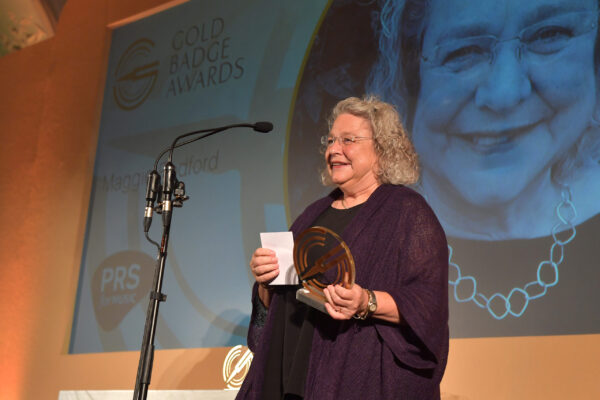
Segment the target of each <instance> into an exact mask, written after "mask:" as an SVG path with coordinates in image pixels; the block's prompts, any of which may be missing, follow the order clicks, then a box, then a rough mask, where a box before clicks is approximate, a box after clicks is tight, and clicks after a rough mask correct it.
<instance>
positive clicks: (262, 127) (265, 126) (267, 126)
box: [254, 121, 273, 133]
mask: <svg viewBox="0 0 600 400" xmlns="http://www.w3.org/2000/svg"><path fill="white" fill-rule="evenodd" d="M254 130H255V131H257V132H263V133H267V132H271V131H272V130H273V124H272V123H270V122H268V121H259V122H257V123H255V124H254Z"/></svg>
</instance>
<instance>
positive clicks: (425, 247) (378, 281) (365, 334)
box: [237, 185, 448, 400]
mask: <svg viewBox="0 0 600 400" xmlns="http://www.w3.org/2000/svg"><path fill="white" fill-rule="evenodd" d="M340 195H341V192H340V191H339V190H335V191H333V192H332V193H331V194H330V195H329V196H327V197H324V198H322V199H320V200H318V201H316V202H315V203H313V204H311V205H310V206H309V207H308V208H307V209H306V210H305V211H304V212H303V213H302V215H300V216H299V217H298V218H297V219H296V221H295V222H294V224H293V225H292V227H291V230H292V232H293V233H294V235H297V234H299V233H300V232H302V231H304V230H305V229H307V228H309V227H310V226H311V224H312V223H313V221H314V220H315V219H316V218H317V216H319V215H320V214H321V213H322V212H323V211H325V209H327V207H329V206H330V205H331V203H332V202H333V201H334V200H335V199H336V198H337V197H338V196H340ZM341 236H342V238H343V239H344V241H345V242H346V243H347V244H348V246H349V248H350V250H351V252H352V255H353V257H354V261H355V265H356V282H357V283H358V284H359V285H360V286H361V287H365V288H369V289H372V290H380V291H385V292H388V293H389V294H390V295H391V296H392V297H393V298H394V300H395V302H396V305H397V306H398V311H399V312H400V316H401V317H400V319H401V321H402V322H401V323H400V324H399V325H398V324H390V323H386V322H384V321H381V320H378V319H375V318H370V319H368V320H366V321H359V320H355V319H352V320H348V321H336V320H333V319H331V320H328V323H327V324H325V325H326V326H317V327H316V328H315V333H314V337H313V342H312V348H311V354H310V361H309V368H308V373H307V378H306V388H305V399H307V400H310V399H316V400H337V399H404V398H406V399H439V397H440V392H439V383H440V381H441V379H442V376H443V374H444V369H445V367H446V360H447V355H448V249H447V244H446V237H445V234H444V231H443V229H442V227H441V226H440V224H439V222H438V220H437V218H436V217H435V215H434V213H433V211H432V210H431V208H429V206H428V205H427V203H426V202H425V200H424V199H423V198H422V197H421V196H420V195H419V194H418V193H416V192H415V191H413V190H411V189H409V188H407V187H404V186H393V185H381V186H380V187H379V188H377V190H376V191H375V192H374V193H373V194H372V195H371V197H370V198H369V199H368V200H367V202H366V203H365V204H364V206H363V207H362V208H361V210H360V211H359V212H358V214H357V215H356V217H354V219H353V220H352V221H351V222H350V223H349V224H348V226H347V227H346V229H345V230H344V232H343V233H342V235H341ZM256 295H257V289H256V285H255V287H254V289H253V296H256ZM280 304H281V298H279V296H278V295H274V296H273V298H272V300H271V305H270V307H269V313H268V315H267V319H266V322H265V325H264V326H263V327H259V326H257V325H256V324H254V320H255V319H254V317H255V312H253V318H252V320H251V323H250V329H249V332H248V346H249V347H250V349H251V350H252V351H253V352H254V360H253V362H252V366H251V367H250V371H249V372H248V375H247V377H246V379H245V381H244V384H243V386H242V388H241V389H240V392H239V394H238V396H237V399H247V400H250V399H252V400H255V399H260V392H261V389H262V382H263V378H264V368H265V361H266V355H267V352H268V346H269V342H270V334H271V330H272V327H273V318H272V317H273V315H274V314H275V313H274V312H273V310H275V309H276V307H278V306H279V305H280Z"/></svg>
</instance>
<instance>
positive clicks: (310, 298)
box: [296, 288, 328, 314]
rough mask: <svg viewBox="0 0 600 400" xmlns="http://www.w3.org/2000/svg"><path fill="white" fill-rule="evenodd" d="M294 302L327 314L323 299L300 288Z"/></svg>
mask: <svg viewBox="0 0 600 400" xmlns="http://www.w3.org/2000/svg"><path fill="white" fill-rule="evenodd" d="M296 300H298V301H301V302H303V303H304V304H307V305H309V306H311V307H312V308H316V309H317V310H319V311H321V312H323V313H325V314H328V313H327V309H326V308H325V300H324V299H323V297H321V296H318V295H316V294H314V293H312V292H311V291H309V290H307V289H304V288H300V289H298V290H297V291H296Z"/></svg>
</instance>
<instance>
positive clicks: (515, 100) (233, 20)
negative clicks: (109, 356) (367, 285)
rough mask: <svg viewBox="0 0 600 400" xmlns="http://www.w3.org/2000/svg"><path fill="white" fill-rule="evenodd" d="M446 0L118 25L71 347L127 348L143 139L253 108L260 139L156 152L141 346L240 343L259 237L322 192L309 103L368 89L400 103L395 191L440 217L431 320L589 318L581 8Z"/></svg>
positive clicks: (141, 251) (226, 4)
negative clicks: (150, 340)
mask: <svg viewBox="0 0 600 400" xmlns="http://www.w3.org/2000/svg"><path fill="white" fill-rule="evenodd" d="M413 3H414V4H413ZM449 3H454V2H448V4H449ZM463 3H464V2H463ZM467 3H469V4H467ZM471 3H472V4H471ZM444 4H446V3H444V2H436V1H434V2H431V6H430V7H431V9H430V10H417V9H416V7H418V3H417V2H412V1H407V2H406V4H405V2H403V1H389V2H385V1H382V2H380V3H379V2H365V1H336V2H333V3H330V2H326V1H303V2H297V1H291V0H290V1H275V0H272V1H267V0H263V1H258V2H252V4H251V5H250V4H249V3H248V2H245V1H241V0H240V1H236V0H228V1H222V2H200V1H192V2H189V3H186V4H184V5H181V6H178V7H175V8H172V9H169V10H167V11H165V12H162V13H160V14H157V15H154V16H152V17H149V18H146V19H143V20H140V21H137V22H135V23H132V24H129V25H126V26H124V27H121V28H118V29H116V30H115V31H114V33H113V38H112V44H111V50H110V59H109V65H108V70H107V80H106V87H105V93H104V103H103V107H102V122H101V128H100V135H99V143H98V152H97V157H96V166H95V173H94V175H95V176H94V185H93V190H92V195H91V199H90V211H89V217H88V224H87V232H86V242H85V248H84V252H83V256H82V263H81V274H80V282H79V290H78V298H77V303H76V311H75V320H74V323H73V332H72V337H71V346H70V351H71V352H73V353H85V352H102V351H120V350H137V349H139V346H140V344H141V336H142V331H143V325H144V319H145V313H146V307H147V301H148V300H147V299H148V295H147V294H148V291H149V289H150V285H151V281H152V276H153V269H154V263H155V262H154V259H155V256H156V249H155V248H154V247H153V246H152V245H150V244H149V243H147V242H146V240H145V238H144V235H143V233H142V218H143V212H144V195H145V180H146V174H147V172H148V171H149V170H150V169H151V168H152V166H153V163H154V160H155V158H156V156H157V155H158V154H159V153H160V151H162V150H163V149H164V148H165V147H167V146H168V145H169V144H170V143H171V141H172V140H173V138H174V137H176V136H177V135H180V134H182V133H186V132H189V131H193V130H196V129H204V128H210V127H217V126H221V125H225V124H231V123H238V122H255V121H260V120H268V121H272V122H273V124H274V126H275V128H274V130H273V132H271V133H270V134H260V133H256V132H253V131H252V130H249V129H237V130H232V131H230V132H227V133H224V134H219V135H217V136H213V137H210V138H208V139H206V140H203V141H200V142H197V143H193V144H191V145H189V146H186V147H183V148H180V149H176V150H175V154H174V164H175V165H176V168H177V176H178V178H179V180H181V181H183V182H185V184H186V190H187V194H188V195H189V196H190V200H189V201H187V202H186V203H184V206H183V208H181V209H175V211H174V216H173V222H172V235H171V242H170V251H169V255H168V261H167V267H166V274H165V281H164V287H163V292H164V293H166V294H167V295H168V299H167V302H166V303H162V304H161V308H160V316H159V324H158V329H157V347H158V348H178V347H220V346H235V345H237V344H245V335H246V332H247V326H248V322H249V315H250V290H251V285H252V282H253V279H252V276H251V274H250V273H249V269H248V265H247V264H248V259H249V256H250V254H251V253H252V251H253V250H254V249H255V248H256V247H258V246H259V232H262V231H280V230H286V229H287V227H288V225H289V224H290V223H291V221H292V220H293V218H295V216H297V215H298V214H299V213H300V212H301V211H302V209H303V208H304V207H305V206H307V205H308V204H309V203H310V202H311V201H313V200H315V199H316V198H317V197H319V196H320V195H323V194H325V193H327V192H328V191H329V190H330V188H323V187H322V186H320V184H319V181H318V173H319V169H320V167H321V165H320V159H321V156H320V153H319V148H318V145H319V136H320V135H323V134H326V133H327V126H326V124H325V123H324V120H325V118H326V116H327V112H328V110H329V109H330V108H331V107H332V105H333V104H334V103H335V102H336V101H337V100H339V99H341V98H344V97H346V96H351V95H355V96H356V95H358V96H360V95H362V94H363V93H367V92H368V93H374V94H377V95H379V96H380V97H382V98H383V99H384V100H387V101H391V102H393V103H394V104H396V106H397V107H398V109H399V110H400V111H401V113H402V114H403V117H404V121H405V123H406V126H407V128H408V129H409V131H410V132H411V134H412V136H413V140H414V142H415V145H416V147H417V150H418V152H419V154H420V157H421V163H422V166H423V180H422V181H421V182H420V184H419V185H418V186H416V187H415V189H417V190H419V191H420V192H421V193H422V194H423V195H424V196H425V197H426V198H427V199H428V201H429V202H430V204H431V205H432V206H433V208H434V210H435V211H436V213H437V214H438V215H439V217H440V220H441V222H442V224H443V226H444V228H445V229H446V231H447V233H448V239H449V243H450V247H451V259H450V276H451V278H450V279H451V280H450V282H449V285H450V304H451V314H450V325H451V326H450V328H451V335H452V336H453V337H493V336H523V335H559V334H583V333H598V332H600V315H599V313H598V312H597V306H596V305H597V304H598V303H599V302H600V298H599V297H600V290H598V289H600V287H599V283H598V282H600V280H599V278H600V276H599V275H600V270H599V269H598V268H594V265H593V264H594V259H595V258H594V257H593V255H594V253H593V250H594V246H595V244H596V243H597V240H596V241H594V238H595V237H596V238H597V235H598V232H599V230H600V228H599V223H600V222H599V221H598V217H597V211H598V206H597V204H593V203H594V201H593V200H594V199H597V198H598V197H597V196H598V195H599V193H600V187H599V186H600V184H599V182H600V180H599V179H597V174H598V172H597V169H598V158H597V157H598V153H599V152H598V144H597V143H595V142H593V140H592V139H593V138H594V137H596V136H597V133H598V131H597V130H598V124H597V123H595V122H594V121H595V118H594V113H595V98H596V94H595V87H596V83H595V75H594V73H590V71H593V70H594V66H595V64H594V63H595V60H594V55H593V54H594V52H593V48H594V43H595V34H596V31H597V27H596V25H595V24H594V22H595V20H594V19H593V18H597V13H596V10H595V9H594V10H592V9H590V10H588V9H586V8H585V7H584V6H581V7H579V6H574V5H571V4H570V3H569V2H568V1H566V0H564V1H559V0H545V1H544V0H540V1H534V2H531V4H530V5H529V6H528V7H527V9H524V10H523V9H521V8H519V10H518V12H517V11H515V10H512V8H511V7H513V6H514V4H513V2H510V1H497V0H489V1H487V0H486V1H482V0H478V1H472V2H466V3H465V4H463V7H461V8H456V7H455V6H452V7H444V6H443V5H444ZM461 4H462V3H461ZM528 4H529V3H528ZM549 5H550V6H551V9H552V10H554V11H553V12H551V13H548V12H547V10H548V9H549V8H548V7H547V6H549ZM404 7H407V8H411V12H406V9H405V8H404ZM457 10H458V11H457ZM414 16H427V17H426V18H421V19H419V18H412V17H414ZM508 16H510V18H509V19H508V20H507V19H506V18H508ZM594 16H595V17H594ZM505 17H506V18H505ZM507 21H508V22H507ZM580 21H583V22H586V21H587V22H589V23H587V22H586V23H580ZM426 27H427V29H425V28H426ZM513 31H514V32H513ZM448 32H450V33H453V34H455V35H454V36H452V35H449V34H448ZM436 35H437V36H436ZM515 38H518V40H517V39H515ZM505 42H507V43H505ZM517 42H518V43H517ZM581 71H584V72H585V71H587V72H586V73H582V72H581ZM590 91H592V92H591V93H590ZM590 138H592V139H590ZM582 149H583V150H585V149H591V150H590V151H588V152H585V151H583V150H582ZM594 157H596V158H594ZM163 161H164V159H163ZM161 166H162V164H161ZM159 171H162V169H159ZM582 188H585V190H583V189H582ZM596 203H597V202H596ZM154 219H155V220H154V224H153V227H152V230H151V236H152V237H153V238H154V239H155V240H157V241H158V240H159V239H160V233H161V230H160V225H161V223H160V216H155V218H154ZM596 264H597V262H596ZM358 267H359V268H360V266H358ZM596 267H597V265H596Z"/></svg>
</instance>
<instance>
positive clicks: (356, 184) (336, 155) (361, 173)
mask: <svg viewBox="0 0 600 400" xmlns="http://www.w3.org/2000/svg"><path fill="white" fill-rule="evenodd" d="M329 136H330V137H333V138H340V137H353V136H354V137H365V138H372V137H373V131H372V129H371V125H370V123H369V121H367V120H366V119H364V118H362V117H357V116H355V115H352V114H341V115H340V116H339V117H337V118H336V120H335V121H334V122H333V125H332V127H331V131H330V132H329ZM325 161H326V163H327V172H328V173H329V176H330V177H331V181H332V182H333V183H334V184H335V185H337V186H338V187H339V188H340V189H342V191H344V192H345V193H358V192H361V191H363V190H365V189H367V188H371V187H373V186H376V185H377V177H376V174H375V171H376V168H377V154H376V153H375V148H374V146H373V140H357V141H356V142H355V143H350V144H346V145H343V144H341V141H340V140H336V141H335V142H334V143H333V144H332V145H330V146H329V147H327V149H326V150H325Z"/></svg>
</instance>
